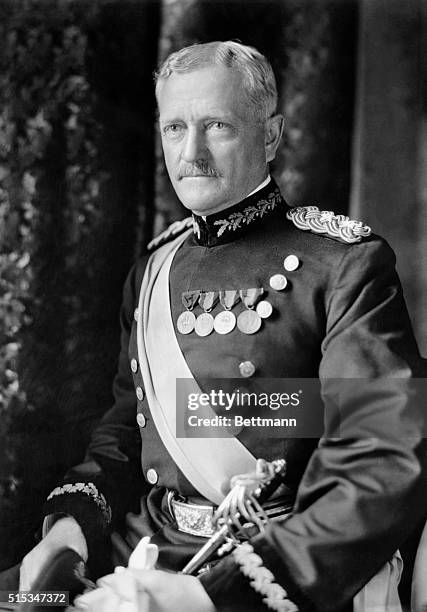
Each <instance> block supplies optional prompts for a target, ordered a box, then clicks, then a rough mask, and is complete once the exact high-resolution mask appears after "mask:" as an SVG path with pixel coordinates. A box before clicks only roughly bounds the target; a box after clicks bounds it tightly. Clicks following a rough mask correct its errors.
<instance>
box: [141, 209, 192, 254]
mask: <svg viewBox="0 0 427 612" xmlns="http://www.w3.org/2000/svg"><path fill="white" fill-rule="evenodd" d="M190 227H193V217H186V218H185V219H182V220H181V221H175V222H174V223H172V224H171V225H169V227H168V228H167V229H165V230H164V231H163V232H162V233H161V234H159V235H158V236H156V237H155V238H153V240H152V241H151V242H149V243H148V245H147V250H148V251H152V250H153V249H156V248H157V247H159V246H160V245H162V244H165V243H166V242H169V240H172V238H175V237H176V236H178V234H182V232H184V231H185V230H186V229H189V228H190Z"/></svg>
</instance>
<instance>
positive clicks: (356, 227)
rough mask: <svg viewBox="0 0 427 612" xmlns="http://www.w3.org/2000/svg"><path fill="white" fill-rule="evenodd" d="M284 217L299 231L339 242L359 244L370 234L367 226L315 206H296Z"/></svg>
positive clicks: (370, 231)
mask: <svg viewBox="0 0 427 612" xmlns="http://www.w3.org/2000/svg"><path fill="white" fill-rule="evenodd" d="M286 217H287V218H288V219H289V220H290V221H292V223H294V225H296V226H297V227H298V228H299V229H301V230H306V231H310V232H314V233H315V234H324V235H326V236H328V237H329V238H334V239H335V240H338V241H339V242H347V243H350V244H351V243H354V242H360V241H361V240H362V238H366V237H367V236H370V235H371V233H372V230H371V228H370V227H369V226H368V225H363V223H362V222H361V221H355V220H354V219H350V217H346V216H344V215H336V214H335V213H334V212H332V211H331V210H319V208H318V207H317V206H297V207H295V208H292V209H291V210H289V211H288V212H287V213H286Z"/></svg>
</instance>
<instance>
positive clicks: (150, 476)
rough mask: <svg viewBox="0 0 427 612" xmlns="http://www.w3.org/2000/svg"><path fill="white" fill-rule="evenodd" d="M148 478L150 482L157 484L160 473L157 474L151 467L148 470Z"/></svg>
mask: <svg viewBox="0 0 427 612" xmlns="http://www.w3.org/2000/svg"><path fill="white" fill-rule="evenodd" d="M147 480H148V482H149V483H150V484H153V485H154V484H156V482H157V481H158V480H159V475H158V474H157V472H156V470H155V469H153V468H150V469H149V470H147Z"/></svg>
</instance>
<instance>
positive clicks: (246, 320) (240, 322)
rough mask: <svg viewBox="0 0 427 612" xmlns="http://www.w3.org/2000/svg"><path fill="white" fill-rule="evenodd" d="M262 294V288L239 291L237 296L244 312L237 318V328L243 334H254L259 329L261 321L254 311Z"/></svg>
mask: <svg viewBox="0 0 427 612" xmlns="http://www.w3.org/2000/svg"><path fill="white" fill-rule="evenodd" d="M263 293H264V289H263V288H262V287H258V288H257V287H255V288H252V289H240V291H239V294H240V297H241V298H242V302H243V303H244V305H245V306H246V310H244V311H243V312H241V313H240V314H239V316H238V317H237V327H238V328H239V329H240V331H241V332H242V333H244V334H255V333H256V332H257V331H258V330H259V328H260V327H261V323H262V319H261V317H260V316H259V314H258V313H257V312H256V311H255V310H254V305H255V303H256V301H257V299H258V298H259V297H260V296H261V295H262V294H263Z"/></svg>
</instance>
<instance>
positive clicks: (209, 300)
mask: <svg viewBox="0 0 427 612" xmlns="http://www.w3.org/2000/svg"><path fill="white" fill-rule="evenodd" d="M217 301H218V295H217V292H216V291H202V292H201V293H200V297H199V304H200V306H201V307H202V308H203V310H204V311H205V312H210V311H211V310H212V308H214V307H215V305H216V303H217Z"/></svg>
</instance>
